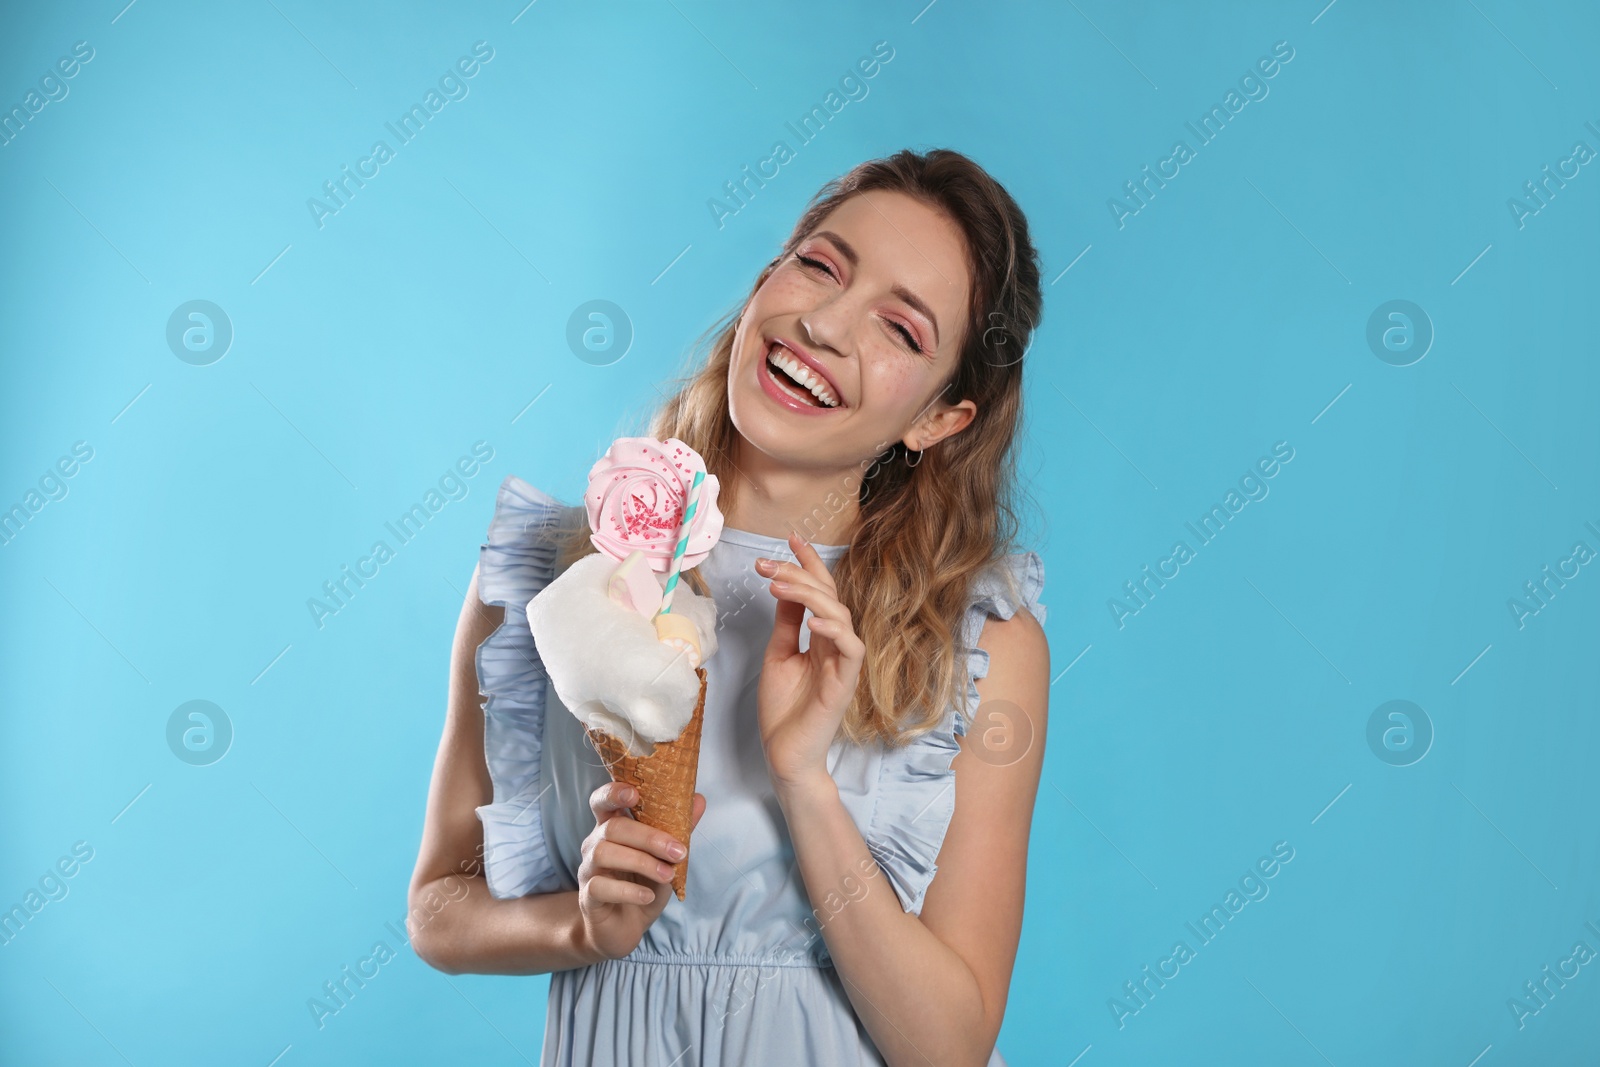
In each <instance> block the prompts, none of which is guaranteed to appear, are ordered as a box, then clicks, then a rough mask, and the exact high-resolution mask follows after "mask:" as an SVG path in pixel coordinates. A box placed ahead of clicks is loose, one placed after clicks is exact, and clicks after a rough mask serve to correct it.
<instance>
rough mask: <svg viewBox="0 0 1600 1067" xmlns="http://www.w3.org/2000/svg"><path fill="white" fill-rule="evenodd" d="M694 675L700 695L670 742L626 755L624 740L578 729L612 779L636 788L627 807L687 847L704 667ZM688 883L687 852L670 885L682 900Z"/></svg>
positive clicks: (697, 762)
mask: <svg viewBox="0 0 1600 1067" xmlns="http://www.w3.org/2000/svg"><path fill="white" fill-rule="evenodd" d="M694 672H695V674H697V675H699V676H700V699H699V700H697V701H696V702H695V705H694V714H693V715H692V716H691V717H690V718H689V725H687V726H685V727H684V728H683V733H681V734H679V735H678V739H677V740H676V741H657V742H656V747H655V750H654V751H653V752H651V754H650V755H648V756H630V755H629V754H628V745H627V742H625V741H623V740H621V739H620V738H616V737H613V736H611V735H610V734H609V733H607V732H606V731H604V730H598V729H596V728H594V727H592V726H588V727H585V728H584V733H585V734H587V735H588V737H589V742H590V744H592V745H594V750H595V752H597V753H598V754H599V756H600V759H601V760H602V761H603V762H604V763H605V765H606V770H608V771H610V772H611V780H612V781H613V782H622V783H624V784H626V785H631V786H633V787H634V788H635V789H637V790H638V791H639V803H637V804H635V805H634V806H633V807H631V808H629V809H628V810H629V811H630V812H632V814H633V817H634V818H635V819H638V820H639V821H640V822H642V823H644V824H645V825H646V826H650V827H654V828H655V829H657V830H661V831H664V832H666V833H669V834H671V835H672V836H673V837H675V838H677V839H678V840H679V841H682V842H683V844H684V847H685V848H688V847H690V842H689V819H690V817H691V815H692V814H693V809H694V785H695V777H696V775H697V773H698V772H699V769H700V732H701V727H702V725H703V724H704V722H705V710H706V669H705V668H704V667H696V668H695V670H694ZM688 881H689V855H688V853H687V852H686V853H684V857H683V859H681V860H679V861H678V862H677V864H676V865H675V866H674V867H673V869H672V889H673V892H675V893H677V894H678V899H679V900H682V899H683V898H684V892H685V889H686V888H687V886H688Z"/></svg>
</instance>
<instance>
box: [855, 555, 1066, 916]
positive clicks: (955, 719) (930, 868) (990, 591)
mask: <svg viewBox="0 0 1600 1067" xmlns="http://www.w3.org/2000/svg"><path fill="white" fill-rule="evenodd" d="M1043 590H1044V561H1043V560H1041V559H1040V558H1039V556H1038V554H1037V553H1035V552H1014V553H1011V554H1010V555H1007V556H1002V557H1001V558H1000V560H999V561H998V562H997V563H995V564H994V565H992V566H990V567H989V568H988V569H987V570H985V571H983V572H981V573H980V574H979V575H978V576H977V577H976V578H975V579H974V580H973V583H972V586H971V589H970V591H969V593H968V599H967V608H966V611H965V613H964V614H963V616H962V619H961V629H960V638H959V639H960V642H961V646H962V648H963V649H965V651H966V656H967V670H968V672H969V674H970V680H969V681H968V683H967V704H966V708H967V711H966V712H965V713H963V711H962V710H961V707H960V701H959V699H958V700H953V701H951V703H950V706H949V707H947V708H946V709H945V715H944V719H943V721H941V722H940V724H939V725H938V726H937V727H936V728H934V729H933V730H931V731H929V732H928V733H926V734H924V735H923V736H921V737H919V738H917V740H916V741H914V742H912V743H911V744H909V745H906V746H904V747H903V748H898V749H886V750H885V751H884V754H883V761H882V763H881V765H880V773H881V778H880V780H879V784H878V788H877V790H876V798H877V799H876V803H875V806H874V808H873V813H872V818H871V822H870V831H869V832H868V833H867V834H865V835H863V836H864V837H865V838H866V842H867V847H868V848H869V849H870V850H871V851H872V854H873V856H874V857H875V858H876V859H877V861H878V864H879V865H880V866H881V867H882V868H883V869H884V871H885V872H887V874H888V875H889V881H890V882H891V883H892V884H893V885H894V889H895V893H896V894H897V895H898V896H899V897H900V904H901V906H902V907H903V908H904V909H905V910H906V911H908V912H910V913H911V914H913V915H920V914H921V913H922V903H923V899H924V898H925V897H926V895H927V891H928V886H929V884H930V883H931V882H932V881H933V876H934V874H936V873H937V872H938V869H939V865H938V863H937V862H936V861H937V859H938V856H939V849H940V848H941V847H942V846H943V844H944V838H945V832H946V831H947V830H948V829H949V827H950V818H951V816H952V815H954V814H955V807H956V798H955V771H954V770H953V769H952V768H951V763H952V762H954V760H955V758H956V754H957V753H959V752H960V751H961V744H960V742H959V741H958V740H957V738H959V737H964V736H965V735H966V733H967V727H968V721H967V718H966V715H967V714H970V713H971V712H974V711H976V710H977V707H978V702H979V699H980V698H979V695H978V686H977V680H978V679H979V678H986V677H988V675H989V653H988V652H986V651H985V650H983V649H981V648H978V647H977V645H978V638H979V637H980V636H981V635H982V633H983V623H984V620H985V619H986V618H987V617H988V616H990V615H993V616H995V617H997V618H1000V619H1009V618H1011V617H1012V616H1013V615H1015V614H1016V613H1017V609H1018V608H1027V609H1028V610H1029V611H1030V612H1032V613H1033V617H1034V618H1036V619H1038V620H1039V622H1041V623H1043V622H1044V620H1045V606H1044V605H1043V604H1041V603H1039V596H1040V594H1041V593H1042V592H1043Z"/></svg>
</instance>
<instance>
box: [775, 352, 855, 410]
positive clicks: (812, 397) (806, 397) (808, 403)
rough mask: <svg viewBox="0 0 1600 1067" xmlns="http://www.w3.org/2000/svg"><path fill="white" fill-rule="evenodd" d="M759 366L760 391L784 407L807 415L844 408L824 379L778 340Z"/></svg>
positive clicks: (836, 394)
mask: <svg viewBox="0 0 1600 1067" xmlns="http://www.w3.org/2000/svg"><path fill="white" fill-rule="evenodd" d="M761 362H762V365H761V366H760V367H758V368H757V377H758V378H759V379H760V381H761V386H762V388H763V389H764V390H765V391H766V392H767V393H768V394H769V395H771V396H772V397H773V398H774V399H775V400H778V401H780V402H782V403H783V404H784V406H785V407H789V408H791V409H795V410H801V411H805V412H807V413H808V414H809V413H811V412H822V411H835V410H838V409H839V408H841V407H843V406H844V405H843V404H842V403H841V402H840V400H839V396H838V393H837V392H836V391H835V390H834V389H833V388H832V387H831V386H830V385H829V384H828V381H827V379H825V378H824V377H823V376H822V375H821V374H820V373H818V372H817V371H816V370H813V369H812V367H811V366H810V365H809V364H808V363H807V362H806V361H804V360H803V359H801V358H800V356H799V355H798V354H797V353H795V352H794V351H793V350H792V349H790V348H789V347H788V346H787V345H785V344H784V343H783V342H782V341H781V340H780V341H773V342H772V343H771V345H770V346H769V347H768V349H767V354H766V357H765V358H764V359H763V360H762V361H761Z"/></svg>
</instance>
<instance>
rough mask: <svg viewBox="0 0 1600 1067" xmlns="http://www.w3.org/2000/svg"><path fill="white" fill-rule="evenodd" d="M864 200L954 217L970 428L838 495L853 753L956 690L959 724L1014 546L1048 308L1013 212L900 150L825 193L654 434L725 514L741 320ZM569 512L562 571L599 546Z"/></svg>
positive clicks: (936, 158) (956, 379)
mask: <svg viewBox="0 0 1600 1067" xmlns="http://www.w3.org/2000/svg"><path fill="white" fill-rule="evenodd" d="M873 190H882V191H886V192H898V193H903V194H906V195H908V196H911V197H914V198H915V199H917V200H919V201H921V202H923V203H925V204H927V205H929V206H930V207H932V208H934V209H936V210H938V211H940V212H942V213H943V214H944V215H946V216H948V217H949V218H950V219H951V220H952V221H954V222H955V223H956V225H957V226H958V227H959V228H960V229H961V232H962V234H963V236H964V238H965V244H966V251H967V259H968V270H969V273H970V275H971V277H972V278H973V279H974V285H973V290H972V293H971V299H970V304H969V314H968V317H967V322H966V327H965V330H964V331H963V340H962V346H961V350H960V352H959V354H958V357H957V360H956V364H955V369H954V370H953V371H952V373H951V375H950V377H949V379H947V381H946V382H945V383H944V384H943V387H942V390H941V392H940V393H939V396H940V397H946V396H948V397H950V398H951V401H950V402H955V401H956V400H959V399H962V398H971V399H972V401H973V402H974V403H975V404H976V405H977V408H978V411H977V414H976V415H975V416H974V418H973V420H972V422H971V423H970V424H969V425H968V426H967V427H965V428H964V429H963V430H961V431H960V432H958V433H955V434H952V435H950V436H948V437H946V438H944V439H943V440H940V441H938V442H936V443H935V444H933V445H932V446H930V447H929V448H928V449H926V450H925V454H924V455H923V456H922V457H921V459H920V460H918V461H917V462H916V465H915V466H909V465H908V464H907V457H908V454H907V450H906V448H905V446H904V444H903V443H902V442H900V441H894V442H893V444H892V445H891V446H890V447H889V449H888V450H887V451H885V452H883V453H881V454H879V455H878V456H877V457H876V458H875V459H873V460H871V461H870V463H863V465H862V469H861V470H860V471H859V472H857V473H855V474H853V475H851V476H849V477H847V478H846V480H845V482H844V484H843V486H842V489H843V491H844V492H849V491H851V490H852V489H855V488H856V487H855V486H853V485H851V484H850V482H851V481H854V480H857V479H859V483H860V484H859V489H858V490H857V492H858V498H857V499H858V508H859V518H858V521H857V524H856V527H855V529H854V531H853V533H852V535H851V538H850V543H849V547H848V548H847V549H846V550H845V552H844V553H843V554H842V555H841V556H840V557H839V560H838V562H837V563H836V564H835V565H834V568H833V576H834V581H835V583H836V584H837V586H838V594H839V599H840V601H841V602H842V603H843V604H845V605H846V606H847V607H848V608H849V609H850V613H851V620H852V622H853V623H854V625H855V630H856V633H857V635H859V636H860V638H861V640H862V642H863V643H864V644H865V645H866V649H867V651H866V660H865V663H864V664H863V667H862V671H861V677H860V682H859V684H858V686H857V689H856V693H855V696H854V698H853V699H852V701H851V704H850V707H849V708H848V709H847V711H846V713H845V716H844V721H843V723H842V725H841V727H840V732H841V734H843V735H844V736H845V737H847V738H848V739H849V740H850V741H851V742H853V743H855V744H866V743H869V742H872V741H874V740H879V741H882V742H883V743H884V744H885V745H887V746H890V747H895V746H898V745H905V744H909V743H911V742H912V741H914V740H915V739H917V738H918V737H921V736H922V735H923V734H925V733H927V732H928V731H929V730H931V729H933V728H934V727H935V726H937V725H938V724H939V723H940V722H941V720H942V719H943V717H944V711H945V709H946V708H947V707H948V706H949V705H950V703H951V701H952V699H953V698H954V697H956V696H957V695H959V699H960V701H961V710H962V712H963V714H965V715H967V716H968V717H969V721H970V716H971V714H972V712H973V710H974V709H972V708H971V707H968V706H967V697H968V692H967V686H968V682H969V675H968V673H967V670H966V660H967V657H966V656H965V654H964V650H963V649H962V647H961V646H960V644H959V642H960V640H961V634H960V633H959V631H958V628H957V627H958V624H959V622H960V620H961V618H962V616H963V612H964V609H965V608H966V605H967V603H968V597H969V591H970V589H971V585H972V582H973V580H974V579H975V578H976V577H977V575H979V574H980V573H981V572H982V571H984V570H985V569H986V568H987V567H989V566H990V565H992V564H994V563H996V562H997V561H998V560H999V559H1000V558H1001V557H1002V556H1004V555H1005V554H1007V553H1009V552H1012V551H1015V550H1016V546H1015V539H1016V536H1017V532H1018V526H1019V521H1018V515H1017V511H1016V501H1017V498H1018V489H1017V486H1016V476H1015V466H1016V461H1015V448H1016V443H1017V439H1018V432H1019V425H1020V422H1021V418H1022V354H1023V353H1024V352H1025V351H1026V350H1027V348H1028V343H1029V340H1030V338H1031V336H1032V334H1033V331H1034V330H1035V329H1036V328H1037V327H1038V324H1039V321H1040V318H1041V317H1042V315H1043V307H1044V295H1043V292H1042V290H1041V288H1040V285H1039V277H1040V272H1039V264H1038V253H1037V252H1036V251H1035V249H1034V247H1033V245H1032V243H1031V242H1030V240H1029V236H1028V224H1027V220H1026V218H1025V217H1024V216H1023V214H1022V210H1021V209H1020V208H1019V207H1018V206H1017V204H1016V201H1014V200H1013V199H1012V198H1011V196H1010V194H1009V193H1007V192H1006V191H1005V189H1004V188H1003V187H1002V186H1001V185H1000V184H999V183H998V182H996V181H995V180H994V179H993V178H991V177H990V176H989V175H988V173H987V172H985V171H984V170H983V169H982V168H981V167H979V166H978V165H977V164H976V163H974V162H973V161H972V160H970V159H968V158H967V157H966V156H964V155H962V154H961V153H959V152H954V151H950V150H948V149H933V150H931V151H929V152H927V153H925V154H921V153H916V152H913V151H911V150H909V149H906V150H903V151H900V152H897V153H895V154H894V155H892V156H889V157H887V158H884V159H875V160H869V161H867V162H864V163H862V164H860V165H858V166H856V167H855V168H853V169H852V170H850V172H849V173H847V174H845V175H843V176H842V177H839V178H835V179H833V180H832V181H830V182H828V183H827V184H825V185H824V186H823V187H822V188H821V189H820V190H819V191H818V192H817V193H816V194H815V195H814V196H813V197H812V198H811V201H810V203H809V205H808V206H807V208H806V210H805V212H804V213H803V214H802V215H801V216H800V219H799V221H798V222H796V224H795V226H794V230H793V232H792V233H791V234H790V236H789V238H788V240H787V241H786V242H785V243H784V246H783V250H782V252H781V253H780V254H779V255H778V256H777V257H775V258H774V259H773V260H772V261H771V262H770V263H768V264H767V265H766V267H765V268H764V269H763V270H762V271H761V273H760V274H759V275H758V276H757V277H756V279H755V282H754V283H753V284H752V285H751V287H750V293H749V295H747V296H746V297H745V299H744V301H742V302H741V303H740V305H739V306H738V307H737V308H735V309H733V310H732V311H730V312H729V313H728V314H727V315H725V316H724V317H723V318H722V319H721V320H719V321H718V322H717V323H716V324H715V325H713V326H712V327H711V329H710V330H708V331H707V332H706V333H705V334H703V335H702V336H701V337H700V338H699V340H698V341H697V343H696V345H695V349H696V350H699V349H700V348H702V347H703V346H705V345H706V343H707V342H708V341H709V348H710V351H709V355H708V356H707V357H706V360H705V362H704V364H703V365H702V366H700V368H699V369H698V370H696V371H692V372H691V374H690V375H689V376H688V377H687V378H680V379H677V381H678V382H680V383H681V388H679V390H678V392H677V393H675V394H674V395H673V396H671V397H670V398H668V399H667V401H666V402H665V403H664V404H663V405H662V406H661V407H660V408H658V409H657V410H656V412H655V414H654V416H653V417H652V418H651V420H650V431H649V436H651V437H654V438H656V439H657V440H666V439H667V438H669V437H676V438H678V439H679V440H681V441H683V442H685V443H686V444H688V445H689V446H690V447H692V448H693V449H694V450H695V451H697V452H699V453H700V455H701V456H703V457H704V458H705V461H706V468H707V472H708V473H710V474H714V475H716V476H717V478H718V480H719V482H720V486H721V489H720V494H719V503H720V505H721V506H722V507H723V509H724V510H726V509H727V508H729V507H730V506H731V505H732V501H733V498H734V495H735V494H736V493H737V492H738V481H739V479H740V478H741V477H742V475H740V474H739V473H738V472H737V471H736V470H735V468H734V466H733V462H732V457H733V456H734V455H735V444H736V442H737V439H738V430H737V429H736V428H735V426H734V425H733V420H732V418H731V417H730V415H729V410H728V367H729V363H730V361H731V358H732V353H733V341H734V335H735V332H736V330H737V327H738V322H739V318H740V316H741V315H742V314H743V311H744V308H745V307H746V306H747V305H748V303H749V301H750V299H751V298H752V297H753V296H754V295H755V293H756V291H757V290H759V289H760V288H761V286H762V284H763V283H765V282H766V280H767V277H768V276H769V275H770V274H771V273H772V271H773V270H774V269H775V268H776V267H777V266H778V264H780V263H782V262H783V261H784V259H785V258H786V257H788V256H789V255H790V254H791V253H793V252H794V250H795V248H796V247H797V246H798V245H799V244H800V242H801V241H803V240H804V239H805V238H806V237H807V236H808V235H809V234H810V233H811V232H812V231H814V230H816V229H817V228H818V227H819V226H821V224H822V222H823V220H824V219H825V218H826V217H827V216H828V214H829V213H830V212H832V211H833V210H834V209H835V208H837V207H839V206H840V204H842V203H843V202H844V201H845V200H846V199H847V198H849V197H851V196H855V195H857V194H859V193H865V192H869V191H873ZM832 495H833V494H830V496H832ZM577 510H578V511H579V513H580V514H579V515H578V516H577V521H576V525H574V526H570V527H569V528H568V530H567V531H566V532H565V534H564V535H563V536H562V538H561V547H560V549H559V559H560V565H561V566H566V565H568V564H570V563H571V562H572V561H573V560H576V559H578V558H580V557H582V556H584V555H587V554H589V553H591V552H594V551H596V549H595V548H594V546H593V544H591V543H590V541H589V533H590V530H589V525H588V521H587V518H586V517H585V516H583V515H582V514H581V512H582V509H581V508H579V509H577ZM824 510H825V503H824V502H821V501H819V502H818V505H817V507H815V508H814V509H813V511H812V512H811V513H810V514H808V515H807V516H803V517H797V518H796V519H795V520H794V521H795V525H796V526H797V527H798V528H799V529H801V530H802V532H804V531H805V530H806V529H807V527H808V526H811V525H812V524H814V523H816V522H817V516H818V515H819V514H820V513H822V512H823V511H824ZM831 510H832V511H833V512H837V511H838V510H839V508H837V507H834V508H832V509H831ZM684 580H685V581H687V582H688V583H689V585H690V587H691V588H693V589H694V590H695V591H696V592H697V593H699V594H701V595H705V594H706V593H707V589H706V585H705V582H704V580H703V579H702V578H701V577H700V575H699V572H698V571H694V570H691V571H686V572H684Z"/></svg>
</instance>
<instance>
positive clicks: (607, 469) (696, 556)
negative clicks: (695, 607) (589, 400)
mask: <svg viewBox="0 0 1600 1067" xmlns="http://www.w3.org/2000/svg"><path fill="white" fill-rule="evenodd" d="M705 469H706V464H705V460H704V459H703V458H701V456H700V453H698V452H696V451H695V450H694V449H692V448H690V447H689V446H688V445H686V444H684V443H683V442H682V441H680V440H678V439H677V438H676V437H669V438H667V440H666V441H657V440H656V439H655V438H653V437H619V438H617V439H616V440H615V441H613V442H612V443H611V447H610V448H608V449H606V454H605V455H604V456H602V457H600V459H598V460H596V461H595V464H594V466H593V467H591V468H589V488H588V491H587V492H585V493H584V494H583V503H584V507H585V508H587V509H588V513H589V529H590V531H591V532H590V534H589V540H590V542H591V543H592V544H593V545H594V547H595V548H597V549H599V550H600V551H601V552H603V553H605V554H606V555H608V556H610V557H611V558H612V559H614V560H616V561H617V562H619V563H620V562H621V561H623V560H625V559H627V558H628V556H629V555H630V554H632V553H633V552H636V551H637V552H643V553H644V554H645V558H646V559H647V560H648V561H649V563H650V569H651V570H652V571H655V572H656V573H657V574H666V573H667V571H668V570H670V569H671V567H672V553H673V550H674V549H675V548H676V547H677V545H678V526H679V524H680V523H682V522H683V509H684V506H685V505H686V504H687V503H688V500H689V487H690V486H691V485H692V484H693V481H694V475H695V472H696V471H703V470H705ZM717 489H718V485H717V477H716V475H714V474H707V475H706V476H705V480H704V481H702V482H701V483H700V504H699V506H698V507H697V508H696V510H695V515H694V519H693V520H692V522H691V525H690V529H689V544H688V546H687V547H686V548H685V549H684V554H683V563H682V569H683V570H689V569H690V568H691V567H694V566H695V565H696V564H698V563H699V562H700V561H701V560H703V559H705V558H706V556H707V555H709V554H710V552H711V549H712V547H713V546H714V545H715V544H716V543H717V541H718V540H719V539H720V538H721V537H722V512H721V510H720V509H718V507H717Z"/></svg>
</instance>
